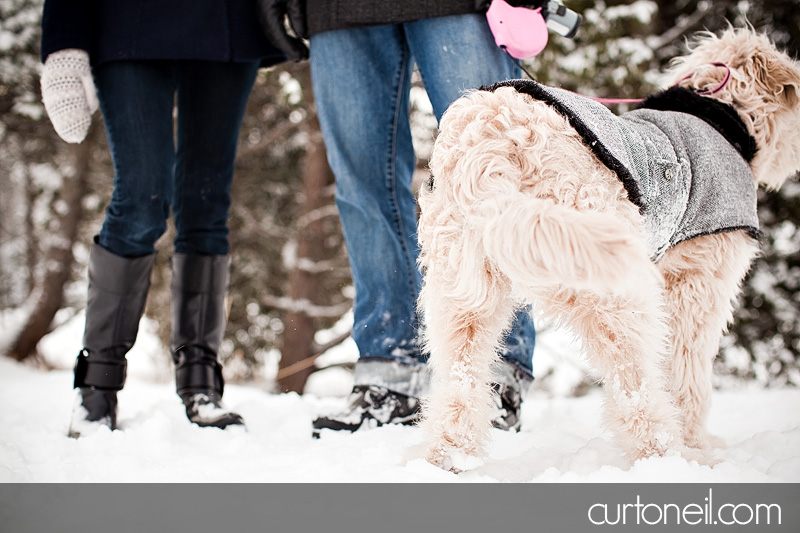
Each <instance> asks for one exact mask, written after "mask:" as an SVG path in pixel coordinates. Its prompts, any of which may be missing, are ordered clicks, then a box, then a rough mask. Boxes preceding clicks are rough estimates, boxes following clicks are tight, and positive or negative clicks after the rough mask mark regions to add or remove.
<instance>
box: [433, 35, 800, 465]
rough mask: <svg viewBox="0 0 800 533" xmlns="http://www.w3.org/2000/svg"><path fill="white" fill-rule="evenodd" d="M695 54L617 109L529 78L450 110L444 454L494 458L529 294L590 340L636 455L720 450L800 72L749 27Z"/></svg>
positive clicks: (436, 245) (443, 295) (437, 206)
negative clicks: (761, 196)
mask: <svg viewBox="0 0 800 533" xmlns="http://www.w3.org/2000/svg"><path fill="white" fill-rule="evenodd" d="M689 48H690V53H689V54H688V55H686V56H683V57H680V58H676V59H674V60H673V64H672V65H671V67H670V73H669V76H670V77H671V81H672V84H673V85H672V87H671V88H670V89H668V90H666V91H664V92H662V93H658V94H656V95H653V96H652V97H650V98H648V99H646V100H645V103H644V104H642V107H641V108H637V109H636V110H634V111H631V112H628V113H625V114H623V115H621V116H619V117H618V116H616V115H612V114H611V112H609V111H607V110H606V109H605V107H603V108H602V109H598V108H599V107H602V106H601V105H600V104H597V103H595V102H592V101H590V100H588V99H586V98H584V97H581V96H578V95H575V94H574V93H569V92H567V91H562V90H559V89H553V88H548V87H546V86H543V85H539V84H538V83H535V82H533V81H523V80H517V81H511V82H504V83H500V84H497V85H495V86H492V87H488V88H482V89H481V90H477V91H473V92H470V93H467V94H465V95H464V96H462V97H461V98H459V99H458V100H457V101H455V102H454V103H453V104H452V105H451V107H450V108H449V109H448V110H447V111H446V113H445V114H444V116H443V117H442V120H441V123H440V128H439V134H438V136H437V139H436V142H435V146H434V151H433V153H432V157H431V161H430V165H429V168H430V171H431V180H430V182H429V184H428V186H425V187H423V190H422V191H421V192H420V197H419V205H420V210H421V215H420V222H419V242H420V260H419V262H420V267H421V269H422V271H423V288H422V292H421V294H420V299H419V304H418V305H419V311H420V314H421V316H422V320H423V328H422V329H423V332H422V336H423V340H424V342H425V346H426V349H427V351H428V352H429V354H430V361H429V366H430V369H431V372H432V379H431V392H430V395H429V396H428V397H427V398H426V400H425V402H424V405H423V417H422V421H421V423H420V425H421V426H422V428H423V429H424V431H425V435H426V436H425V438H426V447H427V460H428V461H430V462H431V463H433V464H435V465H438V466H441V467H443V468H445V469H449V470H453V471H460V470H463V469H465V468H470V467H472V466H475V465H477V464H481V462H482V461H483V460H484V458H485V455H486V447H487V444H488V441H489V437H490V431H489V430H490V427H491V424H490V421H489V420H490V413H491V412H492V409H493V407H492V406H493V403H492V398H491V395H492V389H491V381H492V370H491V367H492V365H493V364H494V363H495V362H496V360H497V350H498V347H499V342H500V341H499V339H501V338H502V334H503V332H504V331H506V330H507V328H508V327H509V326H510V321H511V319H512V315H513V312H514V311H515V310H516V309H519V308H520V307H521V306H523V305H531V306H532V308H533V309H534V312H535V315H536V316H542V317H546V318H548V319H552V320H554V321H556V322H557V323H560V324H563V325H565V326H568V327H569V328H571V329H572V331H574V332H575V333H576V334H577V335H578V337H579V338H580V339H581V341H582V345H583V349H584V351H585V354H586V357H587V361H588V363H589V364H590V365H591V366H592V367H593V368H595V369H596V370H597V371H598V374H599V375H600V376H601V380H602V384H603V389H604V418H605V423H606V426H607V427H608V428H609V429H610V430H611V432H612V434H613V435H614V437H615V441H616V442H617V443H618V444H619V446H620V447H621V448H622V450H623V452H624V454H625V456H626V457H628V458H629V459H630V460H631V461H635V460H636V459H639V458H644V457H651V456H663V455H664V454H666V453H667V452H669V451H671V450H675V451H677V452H678V453H681V454H682V455H684V456H685V457H690V456H692V453H693V452H697V455H696V456H697V457H704V458H705V459H704V460H708V457H709V455H710V450H711V449H713V448H714V447H718V446H720V445H721V442H720V441H719V439H717V438H716V437H713V436H712V435H710V434H709V433H708V431H707V430H706V427H705V420H706V417H707V415H708V411H709V406H710V401H711V373H712V361H713V359H714V357H715V356H716V353H717V351H718V348H719V341H720V339H721V336H722V334H723V333H724V330H725V328H726V327H727V324H728V323H729V322H730V321H731V319H732V316H733V306H734V302H735V300H736V297H737V295H738V293H739V292H740V289H741V283H742V281H743V279H744V277H745V274H746V273H747V271H748V270H749V268H750V265H751V263H752V261H753V259H754V257H755V256H756V255H757V254H758V242H757V239H756V238H754V237H757V234H758V220H757V217H756V206H755V199H756V187H757V186H759V185H760V186H763V187H765V188H767V189H777V188H779V187H780V186H781V185H782V183H783V182H784V181H785V180H786V179H788V178H789V177H791V176H792V175H793V174H794V173H796V172H797V171H798V170H800V64H798V63H797V62H796V61H795V60H793V59H791V58H790V57H789V56H788V55H786V54H784V53H782V52H780V51H778V50H777V49H776V48H775V46H774V45H773V44H772V43H771V42H770V40H769V39H768V38H767V37H766V36H763V35H759V34H757V33H756V32H755V31H753V30H752V29H749V28H748V29H735V28H732V27H731V28H728V29H727V30H725V31H724V32H722V33H721V34H719V35H715V34H712V33H709V32H704V33H701V34H698V36H697V38H696V39H695V41H694V43H693V45H691V46H690V47H689ZM640 128H642V130H641V131H640ZM706 189H708V190H706ZM651 204H652V205H651Z"/></svg>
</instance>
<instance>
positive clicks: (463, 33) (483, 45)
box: [260, 0, 535, 435]
mask: <svg viewBox="0 0 800 533" xmlns="http://www.w3.org/2000/svg"><path fill="white" fill-rule="evenodd" d="M260 3H261V5H262V10H263V11H262V12H263V16H264V26H265V28H266V30H267V32H268V33H269V34H270V37H271V39H272V41H273V42H274V43H276V45H278V46H279V47H281V48H282V49H283V50H284V52H285V53H286V54H287V56H289V57H290V58H292V59H295V60H300V59H303V58H305V57H306V55H307V54H308V50H307V49H306V48H305V45H304V43H303V41H301V40H300V39H298V38H296V37H295V36H293V35H291V34H288V33H287V32H286V30H285V26H284V23H283V22H284V17H285V16H286V15H288V17H289V19H290V21H291V25H292V26H293V28H294V30H295V32H296V33H297V34H298V35H299V36H301V37H306V36H308V37H309V38H310V61H311V75H312V82H313V89H314V98H315V102H316V107H317V113H318V115H319V121H320V125H321V129H322V133H323V137H324V140H325V145H326V148H327V151H328V160H329V162H330V165H331V168H332V169H333V172H334V174H335V176H336V203H337V206H338V208H339V213H340V216H341V220H342V225H343V229H344V234H345V240H346V244H347V251H348V254H349V257H350V266H351V270H352V276H353V281H354V284H355V304H354V315H355V318H354V322H355V323H354V326H353V338H354V340H355V342H356V344H357V346H358V349H359V359H358V361H357V363H356V367H355V382H354V387H353V391H352V393H351V395H350V398H349V400H348V405H347V407H346V409H345V410H344V411H343V412H341V413H337V414H333V415H327V416H321V417H319V418H317V419H316V420H314V422H313V426H314V433H315V435H319V432H320V430H322V429H332V430H347V431H355V430H357V429H358V428H360V427H362V426H363V425H366V426H380V425H383V424H388V423H401V424H410V423H413V422H415V421H416V420H417V418H418V414H419V402H418V399H419V398H420V397H421V396H423V395H424V393H425V392H426V388H427V385H428V375H427V372H426V356H425V354H424V353H423V351H422V349H421V347H420V345H419V342H418V333H419V332H418V328H419V320H418V316H417V313H416V301H417V297H418V295H419V290H420V286H421V275H420V271H419V269H418V268H417V256H418V245H417V234H416V201H415V198H414V195H413V193H412V190H411V180H412V175H413V172H414V166H415V155H414V150H413V146H412V141H411V129H410V125H409V92H410V88H411V74H412V69H413V67H414V65H415V64H416V65H417V67H418V68H419V72H420V74H421V76H422V80H423V83H424V85H425V88H426V90H427V93H428V96H429V98H430V101H431V103H432V104H433V110H434V113H435V115H436V118H437V120H438V119H440V118H441V116H442V114H443V113H444V111H445V109H447V107H448V106H449V105H450V103H451V102H453V101H454V100H455V99H457V98H458V97H459V96H460V95H462V94H463V93H464V91H467V90H469V89H474V88H478V87H480V86H482V85H488V84H491V83H494V82H497V81H501V80H505V79H510V78H518V77H519V70H518V67H517V66H516V65H515V64H514V63H513V61H512V60H511V59H510V58H509V57H507V56H506V54H505V53H504V52H503V51H502V50H501V49H500V48H498V47H497V46H496V45H495V43H494V38H493V36H492V34H491V32H490V30H489V26H488V23H487V21H486V18H485V16H484V14H483V13H482V12H478V11H476V2H475V0H444V1H438V2H430V1H419V0H411V1H407V2H393V1H387V0H352V1H346V0H339V1H336V2H332V1H330V0H305V1H304V2H302V1H299V0H263V1H261V2H260ZM534 342H535V330H534V327H533V322H532V320H531V318H530V317H529V316H528V314H527V313H526V312H524V311H521V312H520V313H519V314H518V315H517V318H516V321H515V323H514V325H513V327H512V329H511V331H510V332H509V334H508V337H507V339H506V344H505V347H504V348H503V350H502V353H501V355H502V360H503V364H500V365H498V367H497V369H496V382H497V384H496V390H497V392H498V395H497V404H498V414H497V417H496V418H495V420H494V424H495V426H497V427H500V428H504V429H518V428H519V411H520V401H521V392H522V390H523V389H524V388H525V387H526V385H527V383H528V382H530V380H532V379H533V377H532V368H531V367H532V357H533V347H534Z"/></svg>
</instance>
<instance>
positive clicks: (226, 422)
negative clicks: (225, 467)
mask: <svg viewBox="0 0 800 533" xmlns="http://www.w3.org/2000/svg"><path fill="white" fill-rule="evenodd" d="M229 268H230V257H229V256H227V255H189V254H180V253H176V254H175V255H173V257H172V338H171V341H170V349H171V351H172V359H173V361H174V363H175V384H176V388H177V391H178V395H179V396H180V397H181V399H182V400H183V404H184V406H185V407H186V416H188V417H189V420H190V421H192V422H193V423H195V424H197V425H198V426H202V427H207V426H212V427H218V428H222V429H225V428H226V427H228V426H234V425H244V421H243V420H242V417H241V416H239V415H238V414H237V413H233V412H231V411H229V410H227V409H225V408H224V407H223V406H222V403H221V401H222V393H223V390H224V388H225V382H224V380H223V379H222V365H221V364H220V363H219V360H218V358H217V354H218V353H219V346H220V343H221V342H222V337H223V334H224V333H225V324H226V316H225V296H226V294H227V291H228V279H229Z"/></svg>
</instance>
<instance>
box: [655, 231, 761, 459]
mask: <svg viewBox="0 0 800 533" xmlns="http://www.w3.org/2000/svg"><path fill="white" fill-rule="evenodd" d="M757 253H758V248H757V246H756V243H755V242H754V241H753V240H752V239H750V238H749V237H748V236H747V235H746V234H745V233H744V232H733V233H724V234H719V235H708V236H703V237H699V238H697V239H693V240H691V241H687V242H683V243H681V244H679V245H678V246H676V247H674V248H672V249H671V250H669V251H668V252H667V254H665V256H664V257H663V258H662V260H661V261H660V262H659V264H658V267H659V269H660V270H661V271H662V273H663V276H664V281H665V285H666V301H667V309H668V310H669V314H670V320H671V323H672V339H673V340H672V343H671V347H670V351H671V354H670V369H671V372H670V374H671V382H670V384H669V388H670V390H671V393H672V395H673V397H674V401H675V403H676V405H677V406H678V408H679V409H680V413H681V418H682V425H683V437H684V440H685V441H686V444H687V445H689V446H692V447H695V448H708V447H711V446H719V445H721V444H722V443H721V441H720V440H719V439H715V438H713V437H711V436H710V435H709V434H708V432H707V430H706V428H705V421H706V417H707V415H708V411H709V408H710V406H711V373H712V362H713V359H714V357H716V355H717V352H718V351H719V342H720V339H721V337H722V334H723V332H724V330H725V328H726V326H727V324H728V323H729V322H730V321H731V319H732V318H733V314H732V313H733V303H734V300H735V298H736V296H737V295H738V293H739V288H740V286H741V282H742V280H743V279H744V276H745V274H746V273H747V271H748V269H749V268H750V264H751V263H752V260H753V258H754V257H755V255H756V254H757Z"/></svg>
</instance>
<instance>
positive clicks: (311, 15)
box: [306, 0, 477, 35]
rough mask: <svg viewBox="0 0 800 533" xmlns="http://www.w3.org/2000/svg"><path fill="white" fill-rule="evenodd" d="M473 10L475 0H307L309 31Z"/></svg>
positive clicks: (455, 13)
mask: <svg viewBox="0 0 800 533" xmlns="http://www.w3.org/2000/svg"><path fill="white" fill-rule="evenodd" d="M476 12H477V10H476V8H475V0H402V1H399V0H306V17H307V21H308V34H309V35H314V34H316V33H322V32H324V31H330V30H341V29H345V28H357V27H359V26H375V25H379V24H400V23H403V22H411V21H414V20H421V19H427V18H433V17H444V16H449V15H463V14H465V13H476Z"/></svg>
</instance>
